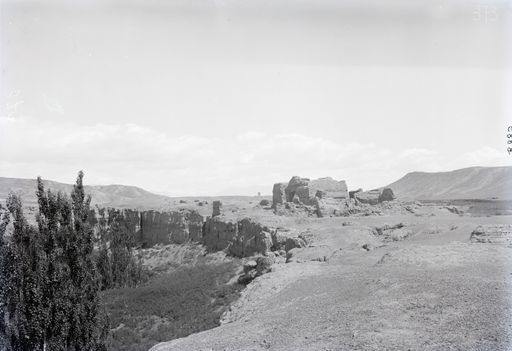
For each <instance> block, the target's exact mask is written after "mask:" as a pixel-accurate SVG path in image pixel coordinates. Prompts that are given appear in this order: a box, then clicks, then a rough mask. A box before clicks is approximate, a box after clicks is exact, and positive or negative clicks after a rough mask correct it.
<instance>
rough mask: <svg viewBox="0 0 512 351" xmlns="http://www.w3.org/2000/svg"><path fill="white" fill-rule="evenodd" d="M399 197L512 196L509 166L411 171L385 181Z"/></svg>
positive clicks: (504, 198)
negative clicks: (446, 170) (392, 181)
mask: <svg viewBox="0 0 512 351" xmlns="http://www.w3.org/2000/svg"><path fill="white" fill-rule="evenodd" d="M388 187H390V188H391V189H393V192H394V193H395V195H396V196H397V198H398V199H401V200H456V199H500V200H511V199H512V167H470V168H463V169H458V170H455V171H451V172H434V173H427V172H411V173H407V174H406V175H405V176H404V177H403V178H400V179H399V180H397V181H396V182H394V183H391V184H389V185H388Z"/></svg>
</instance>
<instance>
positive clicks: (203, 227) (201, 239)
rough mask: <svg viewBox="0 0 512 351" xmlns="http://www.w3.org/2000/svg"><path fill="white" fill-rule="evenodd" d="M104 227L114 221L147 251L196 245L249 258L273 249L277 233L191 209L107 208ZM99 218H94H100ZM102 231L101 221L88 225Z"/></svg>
mask: <svg viewBox="0 0 512 351" xmlns="http://www.w3.org/2000/svg"><path fill="white" fill-rule="evenodd" d="M101 211H102V212H101V215H102V216H104V222H105V224H104V225H105V226H107V227H108V226H112V225H113V224H114V222H117V223H116V225H119V226H121V227H122V228H123V230H124V231H126V233H127V235H132V236H133V237H134V238H135V242H136V245H140V246H142V247H144V248H149V247H152V246H154V245H157V244H162V245H168V244H184V243H186V242H197V243H202V244H204V245H205V246H206V247H207V249H208V250H210V251H222V250H226V252H227V253H228V254H229V255H232V256H236V257H248V256H253V255H256V254H266V253H267V252H269V251H270V250H271V248H272V247H273V246H274V241H273V239H272V238H273V237H276V230H275V229H272V228H269V227H266V226H264V225H262V224H260V223H258V222H257V221H254V220H252V219H249V218H244V219H241V220H230V219H226V218H224V217H223V216H221V215H217V216H215V217H207V218H206V220H205V219H204V218H203V216H201V215H200V214H199V213H198V212H196V211H193V210H180V211H170V212H158V211H141V212H139V211H136V210H119V209H108V210H106V211H105V210H101ZM99 216H100V215H98V216H97V217H99ZM91 224H93V225H94V226H95V227H96V229H97V232H98V233H99V232H100V231H101V228H100V226H101V220H98V219H97V218H95V220H94V221H93V222H92V223H91Z"/></svg>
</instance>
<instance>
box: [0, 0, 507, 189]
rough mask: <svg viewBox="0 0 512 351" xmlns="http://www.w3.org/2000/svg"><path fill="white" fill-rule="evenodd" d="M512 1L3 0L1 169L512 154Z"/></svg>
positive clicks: (450, 164)
mask: <svg viewBox="0 0 512 351" xmlns="http://www.w3.org/2000/svg"><path fill="white" fill-rule="evenodd" d="M511 15H512V1H500V2H497V1H480V2H474V1H473V2H469V1H425V2H414V1H405V0H394V1H377V0H371V1H369V0H362V1H334V0H314V1H313V0H295V1H289V0H236V1H235V0H145V1H143V0H101V1H99V0H89V1H85V0H78V1H73V2H69V1H62V0H49V1H42V0H28V1H24V0H18V1H12V0H11V1H6V0H0V68H1V73H0V74H1V75H0V176H5V177H20V178H34V177H36V176H38V175H40V176H42V177H43V178H46V179H51V180H56V181H61V182H66V183H71V182H73V181H74V179H75V177H76V173H77V172H78V170H81V169H82V170H84V172H85V182H86V183H88V184H125V185H136V186H139V187H142V188H144V189H147V190H150V191H153V192H156V193H160V194H166V195H173V196H186V195H187V196H188V195H190V196H192V195H211V196H215V195H254V194H256V193H257V192H261V193H262V194H269V193H271V190H272V184H273V183H275V182H281V181H287V180H289V179H290V178H291V177H292V176H293V175H300V176H303V177H308V178H317V177H324V176H331V177H333V178H335V179H339V180H341V179H344V180H346V181H347V184H348V187H349V189H355V188H359V187H362V188H364V189H371V188H375V187H379V186H384V185H387V184H389V183H391V182H393V181H395V180H397V179H398V178H400V177H402V176H403V175H405V174H406V173H407V172H411V171H429V172H434V171H449V170H453V169H457V168H462V167H469V166H505V165H510V166H512V156H509V155H508V154H507V151H506V148H507V137H506V134H507V127H508V126H509V125H512V102H511V97H512V73H511V72H512V71H511V63H512V55H511V54H512V19H511Z"/></svg>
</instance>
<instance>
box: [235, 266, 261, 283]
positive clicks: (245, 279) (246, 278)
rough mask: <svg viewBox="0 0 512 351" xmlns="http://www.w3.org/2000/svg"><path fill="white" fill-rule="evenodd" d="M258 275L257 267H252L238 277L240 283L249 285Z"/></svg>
mask: <svg viewBox="0 0 512 351" xmlns="http://www.w3.org/2000/svg"><path fill="white" fill-rule="evenodd" d="M257 276H258V272H257V271H256V269H251V270H250V271H249V272H247V273H244V274H242V275H241V276H239V277H238V283H239V284H244V285H247V284H249V283H250V282H252V281H253V280H254V278H256V277H257Z"/></svg>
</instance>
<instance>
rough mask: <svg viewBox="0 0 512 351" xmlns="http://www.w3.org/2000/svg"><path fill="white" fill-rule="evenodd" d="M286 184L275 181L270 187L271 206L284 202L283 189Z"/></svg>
mask: <svg viewBox="0 0 512 351" xmlns="http://www.w3.org/2000/svg"><path fill="white" fill-rule="evenodd" d="M287 186H288V185H287V184H286V183H275V184H274V187H273V188H272V206H274V207H276V206H277V205H278V204H283V203H285V202H286V194H285V189H286V187H287Z"/></svg>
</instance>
